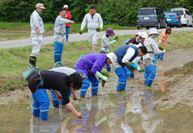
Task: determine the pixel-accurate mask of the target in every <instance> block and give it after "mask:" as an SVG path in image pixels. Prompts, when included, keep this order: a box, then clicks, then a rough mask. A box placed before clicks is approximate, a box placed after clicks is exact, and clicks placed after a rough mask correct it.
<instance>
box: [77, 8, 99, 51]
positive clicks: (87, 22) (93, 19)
mask: <svg viewBox="0 0 193 133" xmlns="http://www.w3.org/2000/svg"><path fill="white" fill-rule="evenodd" d="M85 26H87V28H88V34H89V37H88V40H89V42H90V43H91V46H92V51H93V52H94V51H95V50H96V44H97V40H98V34H97V31H98V32H99V31H100V30H102V28H103V20H102V17H101V15H100V14H99V13H96V7H95V6H91V8H90V11H89V13H87V14H86V15H85V16H84V19H83V21H82V24H81V29H80V32H79V33H80V34H82V32H83V30H84V28H85Z"/></svg>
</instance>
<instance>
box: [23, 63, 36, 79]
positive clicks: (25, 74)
mask: <svg viewBox="0 0 193 133" xmlns="http://www.w3.org/2000/svg"><path fill="white" fill-rule="evenodd" d="M38 71H39V70H38V69H37V68H36V67H35V66H33V65H32V64H29V66H28V67H27V68H26V69H25V70H24V71H23V73H22V76H23V78H24V79H25V80H28V79H29V78H30V77H31V76H32V75H33V74H34V73H37V72H38Z"/></svg>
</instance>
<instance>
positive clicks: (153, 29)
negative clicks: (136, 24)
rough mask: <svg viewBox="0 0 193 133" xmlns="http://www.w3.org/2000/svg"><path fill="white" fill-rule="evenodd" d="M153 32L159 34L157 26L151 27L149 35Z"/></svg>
mask: <svg viewBox="0 0 193 133" xmlns="http://www.w3.org/2000/svg"><path fill="white" fill-rule="evenodd" d="M152 34H156V35H158V34H159V33H158V31H157V29H156V28H151V29H149V34H148V36H149V35H152Z"/></svg>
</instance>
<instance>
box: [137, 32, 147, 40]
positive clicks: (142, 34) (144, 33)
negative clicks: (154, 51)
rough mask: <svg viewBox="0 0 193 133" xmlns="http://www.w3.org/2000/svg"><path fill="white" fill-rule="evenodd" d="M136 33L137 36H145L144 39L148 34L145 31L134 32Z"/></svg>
mask: <svg viewBox="0 0 193 133" xmlns="http://www.w3.org/2000/svg"><path fill="white" fill-rule="evenodd" d="M136 35H138V36H140V37H142V38H145V39H146V38H147V37H148V35H147V33H146V32H145V31H142V32H138V33H136Z"/></svg>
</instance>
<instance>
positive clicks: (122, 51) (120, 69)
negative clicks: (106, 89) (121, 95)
mask: <svg viewBox="0 0 193 133" xmlns="http://www.w3.org/2000/svg"><path fill="white" fill-rule="evenodd" d="M146 53H147V49H146V47H145V46H140V47H136V46H134V45H130V46H128V45H126V46H121V47H119V48H117V49H116V50H115V51H114V52H111V53H109V54H107V57H108V58H109V59H110V60H111V61H112V63H113V64H116V65H117V67H116V69H115V73H116V74H117V76H118V85H117V92H124V91H125V88H126V82H127V77H128V75H127V67H130V66H131V67H133V66H132V65H131V64H132V62H133V60H134V59H135V58H136V57H137V56H143V55H145V54H146ZM136 69H137V68H136Z"/></svg>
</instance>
